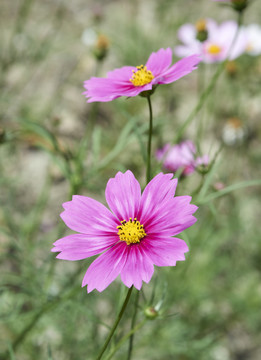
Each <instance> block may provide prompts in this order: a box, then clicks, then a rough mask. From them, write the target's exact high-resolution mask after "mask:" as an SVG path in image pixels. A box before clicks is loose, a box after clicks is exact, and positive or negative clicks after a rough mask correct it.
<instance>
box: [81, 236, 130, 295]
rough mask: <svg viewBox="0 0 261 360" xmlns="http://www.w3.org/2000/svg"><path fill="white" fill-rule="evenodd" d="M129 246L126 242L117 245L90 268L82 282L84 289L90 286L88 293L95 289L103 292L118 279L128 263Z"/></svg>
mask: <svg viewBox="0 0 261 360" xmlns="http://www.w3.org/2000/svg"><path fill="white" fill-rule="evenodd" d="M127 246H128V245H127V244H126V243H124V242H121V243H118V244H116V245H115V246H113V247H112V248H110V249H109V250H108V251H106V252H105V253H104V254H102V255H100V256H99V257H98V258H97V259H96V260H94V262H93V263H92V264H91V265H90V266H89V268H88V270H87V272H86V274H85V276H84V278H83V281H82V287H83V286H85V285H88V286H87V291H88V293H89V292H91V291H92V290H94V289H97V290H98V291H99V292H101V291H103V290H104V289H106V287H107V286H108V285H110V283H111V282H113V281H114V280H115V279H116V277H117V276H118V275H119V274H120V272H121V270H122V268H123V266H124V264H125V262H126V259H127Z"/></svg>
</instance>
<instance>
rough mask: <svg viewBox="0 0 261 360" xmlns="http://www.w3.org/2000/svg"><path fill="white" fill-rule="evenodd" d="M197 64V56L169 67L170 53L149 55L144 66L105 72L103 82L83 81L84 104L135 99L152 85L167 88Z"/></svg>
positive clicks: (167, 51) (100, 80)
mask: <svg viewBox="0 0 261 360" xmlns="http://www.w3.org/2000/svg"><path fill="white" fill-rule="evenodd" d="M199 61H200V60H199V57H198V56H197V55H192V56H189V57H187V58H185V59H182V60H180V61H178V62H177V63H176V64H174V65H172V66H171V62H172V51H171V49H170V48H167V49H160V50H159V51H157V52H153V53H152V54H151V55H150V57H149V59H148V61H147V63H146V65H145V66H144V65H140V66H137V67H134V66H124V67H122V68H119V69H115V70H113V71H110V72H108V73H107V77H106V78H98V77H92V78H91V79H90V80H87V81H85V82H84V87H85V89H86V91H85V92H84V93H83V94H84V95H85V96H86V98H88V102H94V101H101V102H106V101H111V100H114V99H117V98H118V97H120V96H127V97H132V96H137V95H139V94H140V93H142V92H143V91H149V90H152V88H153V86H155V85H158V84H169V83H172V82H174V81H176V80H178V79H180V78H182V77H183V76H185V75H187V74H189V73H190V72H191V71H193V70H194V69H196V68H197V65H198V63H199Z"/></svg>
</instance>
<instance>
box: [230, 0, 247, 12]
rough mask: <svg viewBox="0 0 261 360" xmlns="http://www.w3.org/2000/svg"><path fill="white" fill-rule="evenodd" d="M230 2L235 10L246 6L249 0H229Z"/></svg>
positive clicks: (243, 8) (240, 9) (241, 9)
mask: <svg viewBox="0 0 261 360" xmlns="http://www.w3.org/2000/svg"><path fill="white" fill-rule="evenodd" d="M231 3H232V5H233V7H234V9H235V10H237V11H243V10H245V8H246V7H247V5H248V3H249V0H231Z"/></svg>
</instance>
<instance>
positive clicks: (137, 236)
mask: <svg viewBox="0 0 261 360" xmlns="http://www.w3.org/2000/svg"><path fill="white" fill-rule="evenodd" d="M117 229H119V231H118V235H119V238H120V241H125V242H126V243H127V245H130V244H136V243H138V242H140V240H141V239H143V238H144V237H145V236H146V235H147V234H146V233H145V231H144V228H143V225H141V224H140V222H139V221H138V220H137V219H136V218H134V220H132V218H130V220H129V221H126V220H123V221H121V225H120V226H117Z"/></svg>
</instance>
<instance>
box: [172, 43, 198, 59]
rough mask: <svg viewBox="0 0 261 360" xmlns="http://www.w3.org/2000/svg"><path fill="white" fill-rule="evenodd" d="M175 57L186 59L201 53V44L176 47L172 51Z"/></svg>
mask: <svg viewBox="0 0 261 360" xmlns="http://www.w3.org/2000/svg"><path fill="white" fill-rule="evenodd" d="M174 52H175V55H177V56H178V57H186V56H190V55H193V54H201V53H202V44H198V42H197V41H195V43H193V44H190V45H178V46H176V47H175V49H174Z"/></svg>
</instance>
